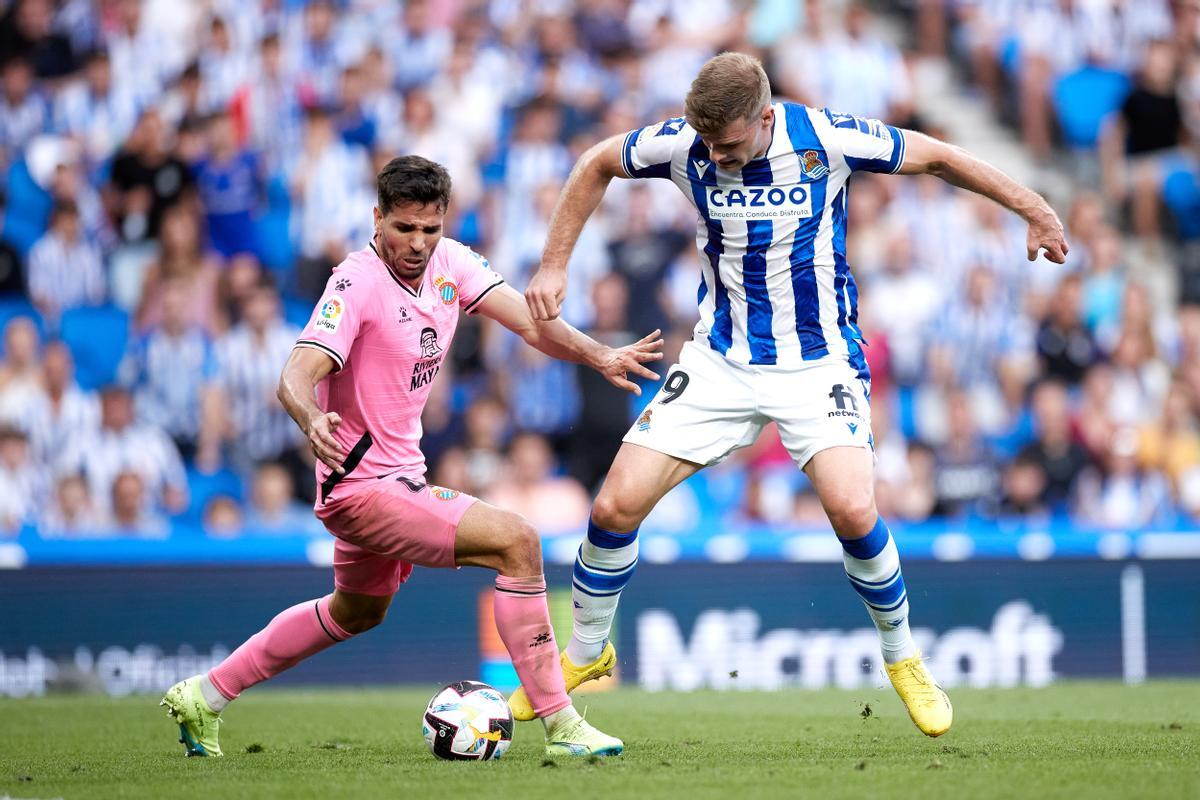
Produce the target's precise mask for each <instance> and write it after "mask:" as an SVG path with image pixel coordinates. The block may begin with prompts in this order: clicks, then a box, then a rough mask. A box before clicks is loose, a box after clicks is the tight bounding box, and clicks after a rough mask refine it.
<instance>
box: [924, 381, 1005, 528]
mask: <svg viewBox="0 0 1200 800" xmlns="http://www.w3.org/2000/svg"><path fill="white" fill-rule="evenodd" d="M946 406H947V408H946V416H947V433H948V436H947V439H946V444H945V446H943V447H942V448H941V449H940V450H939V451H938V456H937V464H936V467H935V470H936V473H935V478H934V480H935V484H936V487H937V506H936V507H935V510H934V513H936V514H938V515H940V516H945V517H951V518H953V517H962V516H964V515H971V514H974V513H977V512H978V511H979V505H980V503H981V501H983V500H985V499H986V498H988V497H991V496H992V495H993V493H994V492H995V489H996V483H997V474H996V460H995V458H994V456H993V455H992V453H991V452H990V450H989V449H988V447H987V444H986V443H985V442H984V441H983V437H982V436H980V434H979V428H978V425H977V424H976V423H975V417H974V410H973V409H972V407H971V399H970V396H969V395H967V394H966V393H965V392H955V393H953V394H952V395H951V396H950V397H949V398H948V401H947V404H946Z"/></svg>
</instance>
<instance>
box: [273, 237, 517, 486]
mask: <svg viewBox="0 0 1200 800" xmlns="http://www.w3.org/2000/svg"><path fill="white" fill-rule="evenodd" d="M502 283H504V279H503V278H501V277H500V276H499V275H497V274H496V273H495V272H493V271H492V269H491V267H490V266H489V265H488V262H487V260H486V259H485V258H483V256H481V255H479V254H478V253H476V252H475V251H473V250H471V249H470V248H469V247H467V246H466V245H464V244H461V243H460V242H456V241H454V240H453V239H446V238H443V239H442V240H441V242H439V243H438V246H437V249H435V250H434V252H433V256H432V257H431V258H430V259H429V266H428V267H427V268H426V270H425V277H424V279H423V280H422V282H421V287H420V290H419V291H415V292H414V291H413V290H412V289H410V288H409V287H408V286H407V285H405V284H403V283H401V282H400V280H399V279H398V278H396V277H395V276H394V275H393V274H392V271H391V270H390V269H388V268H387V265H385V264H384V263H383V262H382V261H380V260H379V256H377V255H376V254H375V250H374V248H373V246H369V247H366V248H364V249H362V250H359V251H357V252H354V253H351V254H350V255H349V256H347V257H346V260H345V261H343V262H342V263H341V264H339V265H338V266H337V267H335V268H334V270H333V274H332V275H330V277H329V282H328V283H327V284H326V285H325V294H324V296H323V297H322V298H321V301H320V302H319V303H317V307H316V310H315V311H314V312H313V315H312V319H310V320H309V321H308V325H307V326H305V328H304V332H303V333H302V334H301V335H300V338H299V339H298V340H297V341H296V346H297V347H312V348H315V349H317V350H320V351H321V352H323V353H325V354H326V355H328V356H329V357H330V358H332V359H333V360H334V362H335V364H336V366H335V369H334V371H333V372H331V373H330V374H329V375H328V376H327V377H326V378H325V379H324V380H322V381H321V382H320V384H318V385H317V404H318V405H319V406H320V407H321V409H322V410H324V411H335V412H337V413H338V414H339V415H340V416H341V418H342V424H341V426H340V427H339V428H338V429H337V431H336V432H335V433H334V437H335V438H336V439H337V440H338V441H339V442H341V444H342V446H343V448H344V449H345V450H346V452H347V454H348V457H347V458H346V461H345V463H344V465H343V466H344V468H345V470H346V473H345V475H343V476H338V475H337V474H336V473H334V472H333V470H331V469H330V468H329V467H327V466H325V464H323V463H322V462H320V461H318V462H317V468H316V469H317V484H318V486H319V487H320V488H319V490H318V492H317V505H318V506H320V505H321V504H322V503H324V502H325V501H327V500H329V499H330V498H331V497H342V496H345V495H348V494H350V493H352V492H353V491H354V490H355V489H356V488H358V487H361V486H362V485H363V483H364V482H365V481H375V480H377V479H378V478H381V477H383V476H385V475H402V476H408V477H411V478H413V479H414V480H417V479H420V478H421V477H422V476H423V475H424V474H425V456H424V455H422V454H421V448H420V444H421V411H422V410H423V409H424V408H425V400H426V398H428V397H429V392H430V389H431V387H432V385H433V379H434V377H435V376H436V375H437V373H438V370H439V369H441V365H442V359H444V358H445V357H446V351H447V350H449V349H450V342H451V340H452V339H453V338H454V330H455V328H457V327H458V314H459V310H460V309H461V310H462V311H465V312H467V313H468V314H471V313H473V312H475V311H476V310H478V308H479V304H480V302H481V301H482V300H483V298H484V297H486V296H487V295H488V293H490V292H491V291H492V290H493V289H495V288H496V287H497V286H499V285H500V284H502Z"/></svg>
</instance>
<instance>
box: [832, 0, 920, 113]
mask: <svg viewBox="0 0 1200 800" xmlns="http://www.w3.org/2000/svg"><path fill="white" fill-rule="evenodd" d="M844 30H845V35H844V36H839V37H836V38H835V39H833V40H832V41H830V42H828V43H827V44H826V45H825V47H824V48H822V50H821V59H820V62H819V63H818V64H816V66H817V68H818V69H817V71H816V74H815V75H812V76H811V77H810V81H812V83H813V84H814V85H812V89H811V94H810V96H812V97H813V98H814V100H815V101H816V104H817V105H823V106H827V107H829V108H831V109H834V110H835V111H843V112H846V113H852V114H856V115H859V116H863V117H874V118H877V119H882V120H886V121H888V122H891V123H893V124H896V125H901V124H905V123H907V121H908V119H909V117H910V116H911V114H912V87H911V86H910V84H909V78H908V67H907V65H906V64H905V63H904V59H903V58H901V56H900V51H898V50H897V49H896V47H895V46H894V45H892V44H891V43H890V42H888V41H886V40H884V39H883V38H882V37H880V36H879V34H878V33H877V32H876V31H875V30H874V29H873V24H872V19H871V12H870V11H868V10H867V8H866V7H865V6H864V5H862V4H861V3H859V2H852V3H850V4H849V5H848V7H847V9H846V13H845V22H844Z"/></svg>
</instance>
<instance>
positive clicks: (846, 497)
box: [825, 488, 879, 539]
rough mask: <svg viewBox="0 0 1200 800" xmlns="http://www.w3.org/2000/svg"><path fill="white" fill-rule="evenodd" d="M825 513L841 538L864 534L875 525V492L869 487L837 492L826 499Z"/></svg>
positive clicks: (856, 536) (854, 537)
mask: <svg viewBox="0 0 1200 800" xmlns="http://www.w3.org/2000/svg"><path fill="white" fill-rule="evenodd" d="M825 513H826V514H827V515H828V516H829V524H830V525H832V526H833V530H834V532H835V533H837V535H838V536H841V537H842V538H843V539H856V538H858V537H860V536H866V535H867V534H868V533H870V532H871V529H872V528H873V527H875V520H876V519H877V518H878V517H879V512H878V511H877V510H876V508H875V493H874V492H872V491H871V490H870V489H869V488H867V489H864V490H855V491H847V492H839V493H838V494H837V495H835V496H834V497H831V498H827V499H826V503H825Z"/></svg>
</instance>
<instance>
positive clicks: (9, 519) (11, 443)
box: [0, 424, 46, 536]
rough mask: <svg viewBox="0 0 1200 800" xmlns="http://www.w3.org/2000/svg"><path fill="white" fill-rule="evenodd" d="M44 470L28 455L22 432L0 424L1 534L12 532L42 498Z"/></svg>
mask: <svg viewBox="0 0 1200 800" xmlns="http://www.w3.org/2000/svg"><path fill="white" fill-rule="evenodd" d="M45 477H46V476H45V473H44V471H43V470H41V469H40V468H39V467H38V465H36V464H35V463H34V462H33V461H32V460H31V459H30V457H29V440H28V439H27V438H26V436H25V432H24V431H22V430H21V429H20V428H17V427H15V426H12V425H8V424H0V536H5V535H13V534H15V533H16V532H17V530H18V529H20V527H21V526H22V525H24V524H26V523H30V522H33V521H34V517H35V515H36V513H37V511H38V509H39V508H41V507H42V503H43V502H45V495H46V485H45Z"/></svg>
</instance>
